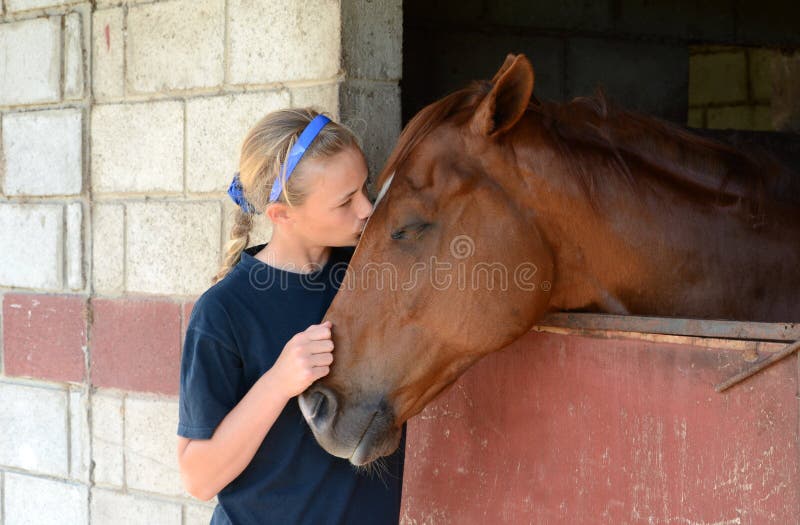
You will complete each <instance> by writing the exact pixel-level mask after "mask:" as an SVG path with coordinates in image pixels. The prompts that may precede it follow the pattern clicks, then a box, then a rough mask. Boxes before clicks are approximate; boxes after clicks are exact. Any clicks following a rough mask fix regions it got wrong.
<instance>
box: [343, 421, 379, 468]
mask: <svg viewBox="0 0 800 525" xmlns="http://www.w3.org/2000/svg"><path fill="white" fill-rule="evenodd" d="M377 414H378V411H377V410H376V411H375V412H373V413H372V417H370V418H369V423H367V426H366V428H364V433H363V434H361V439H359V440H358V443H356V447H355V448H354V449H353V453H352V454H351V455H350V458H349V459H350V463H352V464H353V465H364V464H365V463H369V462H370V461H372V460H373V459H374V458H372V457H369V456H371V455H374V453H375V451H374V450H372V451H370V450H369V448H370V444H371V442H372V436H368V435H367V434H369V430H370V428H372V423H373V422H374V421H375V416H376V415H377ZM370 452H371V454H370Z"/></svg>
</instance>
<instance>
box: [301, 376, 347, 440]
mask: <svg viewBox="0 0 800 525" xmlns="http://www.w3.org/2000/svg"><path fill="white" fill-rule="evenodd" d="M337 405H338V403H337V402H336V394H335V393H334V392H333V390H331V389H329V388H326V387H324V386H321V385H320V386H315V387H313V388H312V389H311V390H310V391H309V392H306V393H303V394H301V395H300V408H301V410H302V412H303V415H304V416H305V418H306V421H308V424H309V425H311V427H312V428H314V429H316V430H318V431H319V430H322V429H323V428H324V427H326V426H328V425H329V424H330V423H331V421H332V420H333V417H334V416H335V415H336V408H337Z"/></svg>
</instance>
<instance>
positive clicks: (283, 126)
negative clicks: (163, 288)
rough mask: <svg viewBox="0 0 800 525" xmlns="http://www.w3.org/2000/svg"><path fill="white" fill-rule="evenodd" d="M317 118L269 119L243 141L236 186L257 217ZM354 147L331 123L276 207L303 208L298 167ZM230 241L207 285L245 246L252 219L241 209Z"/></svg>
mask: <svg viewBox="0 0 800 525" xmlns="http://www.w3.org/2000/svg"><path fill="white" fill-rule="evenodd" d="M319 114H320V113H319V112H317V111H315V110H314V109H311V108H295V109H282V110H279V111H274V112H272V113H268V114H267V115H266V116H264V117H263V118H261V120H259V121H258V122H257V123H256V124H255V125H254V126H253V127H252V128H250V130H249V131H248V132H247V135H245V138H244V141H243V142H242V149H241V155H240V157H239V180H240V181H241V183H242V191H243V193H244V196H245V198H246V199H247V201H248V202H249V203H250V204H251V205H252V206H253V208H255V209H256V210H257V211H259V212H261V213H264V211H265V210H266V208H267V206H268V205H269V204H270V203H269V193H270V190H271V189H272V184H273V182H274V181H275V179H276V178H277V177H279V176H280V175H281V166H282V165H283V163H284V162H285V160H286V157H287V156H288V154H289V150H290V149H291V148H292V146H293V145H294V143H295V142H296V141H297V138H298V136H299V135H300V133H301V132H302V131H303V129H304V128H305V127H306V125H308V123H309V122H311V120H313V118H314V117H316V116H317V115H319ZM354 146H355V147H358V146H359V144H358V140H357V139H356V137H355V135H354V134H353V132H352V131H351V130H350V129H349V128H347V127H346V126H344V125H342V124H339V123H337V122H334V121H333V120H331V122H329V123H328V124H327V125H326V126H325V127H324V128H322V130H321V131H320V132H319V134H318V135H317V136H316V138H314V141H313V142H312V143H311V145H310V146H309V147H308V149H306V152H305V153H304V154H303V158H302V159H301V160H300V162H299V163H298V165H297V167H296V168H295V170H294V171H293V172H292V174H291V177H289V180H288V182H287V183H286V184H283V187H282V189H281V194H280V197H279V198H278V200H277V201H276V202H283V203H285V204H288V205H289V206H299V205H301V204H303V203H304V202H305V200H306V198H307V196H308V188H309V184H308V181H306V180H305V177H304V174H303V169H302V167H303V163H304V162H305V161H306V160H307V159H309V158H325V157H329V156H331V155H335V154H336V153H339V152H341V151H343V150H345V149H347V148H350V147H354ZM234 214H235V215H234V221H233V226H232V227H231V233H230V240H229V241H228V243H227V245H226V248H225V255H224V260H223V262H222V267H221V268H220V269H219V271H218V272H217V274H216V275H215V276H214V277H213V278H212V279H211V283H212V284H214V283H216V282H218V281H221V280H222V279H223V278H224V277H225V276H226V275H227V274H228V272H230V271H231V269H232V268H233V267H234V266H236V264H237V263H238V262H239V259H240V257H241V255H242V252H243V251H244V249H245V248H247V244H248V242H249V241H250V231H251V230H252V228H253V216H252V214H250V213H246V212H245V211H244V210H242V209H241V208H240V207H238V206H237V207H236V210H235V211H234Z"/></svg>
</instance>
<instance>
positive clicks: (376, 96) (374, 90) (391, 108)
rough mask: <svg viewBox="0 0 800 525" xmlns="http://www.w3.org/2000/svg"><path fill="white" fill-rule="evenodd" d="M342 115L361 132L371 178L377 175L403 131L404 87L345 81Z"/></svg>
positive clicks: (344, 119) (341, 92) (360, 135)
mask: <svg viewBox="0 0 800 525" xmlns="http://www.w3.org/2000/svg"><path fill="white" fill-rule="evenodd" d="M340 100H341V114H342V115H341V119H342V122H344V123H346V124H348V125H349V126H350V128H351V129H353V131H355V132H356V134H357V135H359V138H360V141H361V144H362V149H363V150H364V154H365V155H366V157H367V164H368V166H369V171H370V174H371V175H370V180H375V179H376V178H377V175H378V172H379V170H380V169H381V168H382V167H383V165H384V163H385V162H386V159H387V158H388V157H389V153H391V151H392V148H393V147H394V144H395V142H396V141H397V137H398V136H399V135H400V130H401V123H400V88H399V86H397V85H394V84H386V83H377V82H345V83H344V84H342V87H341V90H340Z"/></svg>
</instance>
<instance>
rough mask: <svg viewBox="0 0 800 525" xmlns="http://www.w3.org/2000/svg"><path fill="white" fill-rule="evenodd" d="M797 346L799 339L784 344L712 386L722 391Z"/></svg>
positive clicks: (780, 357) (790, 351) (795, 348)
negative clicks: (776, 350) (778, 350)
mask: <svg viewBox="0 0 800 525" xmlns="http://www.w3.org/2000/svg"><path fill="white" fill-rule="evenodd" d="M798 348H800V341H795V342H794V343H792V344H790V345H786V348H784V349H783V350H781V351H780V352H776V353H774V354H770V355H769V357H767V358H766V359H764V360H763V361H758V362H757V363H756V364H755V365H753V366H751V367H750V368H748V369H747V370H743V371H742V372H739V373H738V374H736V375H735V376H732V377H729V378H728V379H726V380H725V381H723V382H722V383H719V384H717V385H715V386H714V390H716V391H717V392H722V391H724V390H727V389H728V388H730V387H732V386H733V385H735V384H737V383H741V382H742V381H744V380H745V379H747V378H748V377H750V376H752V375H754V374H756V373H758V372H760V371H761V370H763V369H765V368H766V367H768V366H770V365H771V364H773V363H775V362H777V361H780V360H781V359H783V358H784V357H786V356H788V355H790V354H791V353H793V352H796V351H797V349H798Z"/></svg>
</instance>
